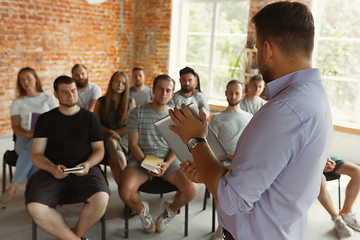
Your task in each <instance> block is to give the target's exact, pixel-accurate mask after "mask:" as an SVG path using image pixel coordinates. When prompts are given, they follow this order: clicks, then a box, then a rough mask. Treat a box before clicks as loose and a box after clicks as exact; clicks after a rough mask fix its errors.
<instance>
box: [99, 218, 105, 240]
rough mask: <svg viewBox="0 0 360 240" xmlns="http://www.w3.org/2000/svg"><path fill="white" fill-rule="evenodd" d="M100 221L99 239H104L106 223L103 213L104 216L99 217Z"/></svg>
mask: <svg viewBox="0 0 360 240" xmlns="http://www.w3.org/2000/svg"><path fill="white" fill-rule="evenodd" d="M100 221H101V239H102V240H106V224H105V213H104V216H102V218H101V219H100Z"/></svg>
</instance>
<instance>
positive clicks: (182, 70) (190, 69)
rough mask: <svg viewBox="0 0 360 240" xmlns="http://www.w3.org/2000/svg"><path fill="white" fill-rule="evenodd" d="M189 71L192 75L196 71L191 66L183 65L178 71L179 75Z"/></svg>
mask: <svg viewBox="0 0 360 240" xmlns="http://www.w3.org/2000/svg"><path fill="white" fill-rule="evenodd" d="M188 73H191V74H192V75H194V76H196V73H195V71H194V69H192V68H191V67H184V68H183V69H181V70H180V71H179V74H180V77H181V76H182V75H184V74H188Z"/></svg>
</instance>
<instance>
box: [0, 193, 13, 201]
mask: <svg viewBox="0 0 360 240" xmlns="http://www.w3.org/2000/svg"><path fill="white" fill-rule="evenodd" d="M12 199H13V197H12V196H11V195H10V194H9V193H7V192H5V193H4V194H3V195H2V196H1V198H0V203H1V204H8V203H9V202H11V200H12Z"/></svg>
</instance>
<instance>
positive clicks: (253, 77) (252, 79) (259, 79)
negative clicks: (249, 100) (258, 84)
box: [249, 75, 263, 84]
mask: <svg viewBox="0 0 360 240" xmlns="http://www.w3.org/2000/svg"><path fill="white" fill-rule="evenodd" d="M253 81H263V78H262V77H261V76H260V75H254V76H252V77H251V78H250V81H249V84H250V83H252V82H253Z"/></svg>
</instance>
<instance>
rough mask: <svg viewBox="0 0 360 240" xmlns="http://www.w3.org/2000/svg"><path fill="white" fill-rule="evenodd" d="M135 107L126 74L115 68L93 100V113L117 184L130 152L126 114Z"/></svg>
mask: <svg viewBox="0 0 360 240" xmlns="http://www.w3.org/2000/svg"><path fill="white" fill-rule="evenodd" d="M134 107H135V100H134V99H133V98H132V97H130V95H129V80H128V78H127V76H126V74H125V73H124V72H122V71H117V72H115V73H114V74H113V75H112V77H111V78H110V81H109V85H108V88H107V91H106V93H105V95H104V96H102V97H100V98H99V100H98V101H97V102H96V105H95V110H94V113H95V114H96V115H97V116H98V117H99V119H100V123H101V132H102V134H103V135H104V142H105V147H106V150H107V152H108V156H109V157H108V159H107V161H108V164H109V166H110V168H111V172H112V174H113V177H114V180H115V182H116V183H117V184H118V185H119V182H120V178H121V175H122V172H123V170H124V168H125V167H126V163H127V162H126V156H127V155H128V154H129V142H128V136H127V134H126V125H127V117H128V114H129V112H130V111H131V110H132V109H133V108H134Z"/></svg>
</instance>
